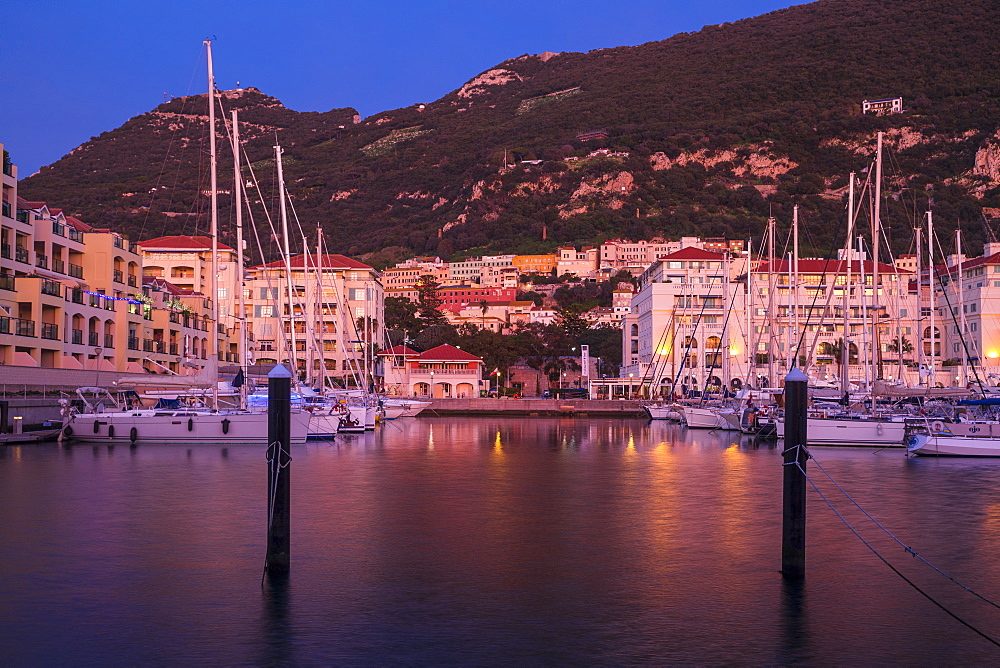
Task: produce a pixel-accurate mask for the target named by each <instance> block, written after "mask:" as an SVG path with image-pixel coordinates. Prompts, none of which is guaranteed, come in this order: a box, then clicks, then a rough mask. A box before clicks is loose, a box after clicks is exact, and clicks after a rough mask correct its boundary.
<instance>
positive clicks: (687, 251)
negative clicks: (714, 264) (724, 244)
mask: <svg viewBox="0 0 1000 668" xmlns="http://www.w3.org/2000/svg"><path fill="white" fill-rule="evenodd" d="M724 257H725V256H723V255H722V254H721V253H712V252H711V251H707V250H702V249H700V248H695V247H694V246H686V247H685V248H682V249H680V250H679V251H676V252H674V253H670V254H669V255H664V256H663V257H661V258H660V259H661V260H716V261H720V262H721V261H722V260H723V259H724Z"/></svg>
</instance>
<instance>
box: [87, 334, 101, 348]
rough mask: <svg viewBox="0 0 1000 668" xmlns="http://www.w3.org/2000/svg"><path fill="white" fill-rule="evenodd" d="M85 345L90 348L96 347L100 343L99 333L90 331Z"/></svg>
mask: <svg viewBox="0 0 1000 668" xmlns="http://www.w3.org/2000/svg"><path fill="white" fill-rule="evenodd" d="M87 345H88V346H90V347H91V348H96V347H97V346H99V345H101V335H100V334H98V333H97V332H91V333H90V334H88V335H87Z"/></svg>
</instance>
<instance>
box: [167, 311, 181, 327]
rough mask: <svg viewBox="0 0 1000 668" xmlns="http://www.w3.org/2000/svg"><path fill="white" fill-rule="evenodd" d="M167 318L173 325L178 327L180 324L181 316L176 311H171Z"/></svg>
mask: <svg viewBox="0 0 1000 668" xmlns="http://www.w3.org/2000/svg"><path fill="white" fill-rule="evenodd" d="M167 317H168V319H169V320H170V322H172V323H174V324H175V325H179V324H180V322H181V314H180V313H178V312H177V311H171V312H170V315H169V316H167Z"/></svg>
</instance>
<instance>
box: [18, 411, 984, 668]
mask: <svg viewBox="0 0 1000 668" xmlns="http://www.w3.org/2000/svg"><path fill="white" fill-rule="evenodd" d="M293 455H294V461H293V462H292V468H291V475H292V574H291V578H290V580H289V581H288V584H287V586H284V587H282V586H274V585H272V584H269V585H267V586H265V587H263V588H262V586H261V572H262V565H263V559H264V538H265V514H264V508H265V494H266V486H267V483H266V463H265V461H264V456H263V453H262V452H261V451H260V449H259V448H253V447H241V446H231V447H229V448H221V447H214V446H206V447H202V448H191V449H188V448H186V447H176V448H174V447H164V446H159V447H158V446H140V447H138V448H135V449H130V448H128V447H121V446H119V447H116V448H108V447H106V446H98V447H92V446H90V445H77V446H72V447H59V446H56V445H44V446H31V447H7V448H2V447H0V549H2V550H3V557H2V562H0V563H2V568H3V576H2V578H0V665H5V666H14V665H16V666H22V665H53V664H74V665H131V664H161V665H180V664H279V663H281V664H300V665H315V664H340V665H372V664H382V665H385V664H410V665H414V664H476V665H490V664H492V665H497V664H503V665H567V664H587V665H594V664H603V665H609V664H613V665H620V664H637V663H638V664H663V663H666V662H697V663H713V664H718V663H740V664H745V663H751V664H805V663H810V664H813V663H819V664H845V663H849V662H850V663H860V662H865V663H872V662H898V663H907V664H941V663H949V664H955V663H959V664H961V663H964V664H970V663H985V662H991V663H996V662H998V661H1000V651H998V650H997V648H996V647H995V646H993V645H991V644H990V643H988V642H987V641H985V640H983V639H982V638H980V637H979V636H977V635H976V634H975V633H973V632H972V631H970V630H968V629H966V628H965V627H963V626H961V625H960V624H958V623H957V622H955V621H954V620H953V619H951V618H950V617H948V616H947V615H946V614H945V613H944V612H942V611H941V610H940V609H938V608H936V607H934V605H933V604H931V603H930V602H928V601H927V599H925V598H924V597H922V596H921V595H920V594H919V593H917V592H916V591H914V590H913V589H912V588H910V587H909V586H908V585H907V584H906V583H905V582H904V581H903V580H902V579H901V578H900V577H898V576H897V575H895V574H894V573H892V571H890V570H889V569H888V568H887V567H886V566H885V565H884V564H882V563H881V562H880V561H879V560H878V559H877V557H875V556H874V555H873V554H872V553H871V552H870V551H869V550H868V549H867V548H866V547H865V546H864V545H863V544H862V543H861V542H860V541H859V540H858V539H857V538H855V537H854V536H853V535H852V534H851V533H850V532H849V531H848V530H847V529H846V528H845V526H844V525H843V523H841V521H840V520H839V519H838V518H837V517H836V516H835V515H834V514H833V512H831V511H830V509H829V508H828V507H827V506H826V505H825V504H824V503H823V501H822V500H821V499H820V497H819V496H818V495H817V494H816V493H814V492H810V500H809V527H808V576H807V580H806V583H805V584H804V586H802V587H800V588H799V587H792V586H789V585H787V584H786V583H784V582H783V581H782V578H781V576H780V574H779V573H778V572H777V571H778V568H779V566H780V522H781V461H780V460H781V457H780V452H779V451H778V450H777V449H776V448H775V446H774V444H773V443H771V444H768V443H760V444H757V443H755V442H754V441H753V440H750V439H748V438H746V437H742V438H741V437H740V436H738V435H732V434H714V433H708V432H692V431H686V430H684V429H682V428H679V427H676V426H673V425H668V424H665V423H649V424H647V423H646V422H643V421H638V420H635V421H629V420H626V421H622V420H586V419H579V418H578V419H575V420H574V419H563V420H560V419H543V418H531V419H500V418H481V419H468V418H453V419H445V418H419V419H410V420H397V421H395V422H392V423H388V424H386V425H385V426H384V427H382V428H381V429H380V430H379V431H377V432H376V433H374V434H365V435H363V436H362V435H358V436H353V437H352V436H343V437H338V438H337V439H335V440H333V441H331V442H323V443H310V444H308V445H306V446H302V447H299V448H295V449H294V451H293ZM815 455H816V458H817V460H818V461H819V462H820V463H821V464H823V466H824V467H825V468H826V469H827V470H828V471H829V472H830V473H831V474H832V475H833V477H834V478H836V480H837V481H838V482H840V483H841V484H842V485H843V486H844V487H845V488H847V489H848V490H849V491H850V492H851V494H852V495H854V496H855V497H856V498H857V500H858V501H859V502H860V503H861V504H862V505H863V506H864V507H865V508H866V509H867V510H869V511H870V512H871V513H872V514H873V515H874V516H876V517H877V518H878V519H879V520H880V521H882V522H883V523H884V524H885V525H886V526H887V527H889V528H890V529H891V530H892V531H893V532H894V533H895V534H896V535H897V536H899V537H900V538H901V539H902V540H904V541H905V542H907V543H909V544H910V545H912V546H913V547H914V548H915V549H916V550H917V551H918V552H920V553H921V554H922V555H923V556H925V557H926V558H928V559H929V560H930V561H932V562H933V563H935V564H936V565H938V566H939V567H941V568H942V569H943V570H945V571H947V572H948V573H949V574H951V575H952V576H954V577H956V578H958V579H959V580H961V581H963V582H964V583H965V584H968V585H969V586H971V587H973V588H974V589H976V590H977V591H979V592H980V593H982V594H984V595H986V596H987V597H989V598H991V599H993V600H998V599H1000V461H975V460H959V459H953V460H928V459H913V460H908V459H906V458H904V456H903V454H902V453H901V452H900V451H898V450H895V451H881V452H875V451H872V450H868V449H830V448H826V449H816V450H815ZM810 470H811V472H812V473H814V474H816V475H817V476H819V475H820V472H819V471H818V469H817V468H816V467H815V465H811V469H810ZM816 480H817V483H818V484H820V486H821V488H822V490H823V491H824V493H826V494H828V495H829V496H830V498H831V500H832V501H833V502H834V504H835V505H836V506H837V507H838V509H840V510H841V511H842V512H844V514H845V516H846V517H847V519H848V520H849V521H850V522H851V523H852V524H853V525H855V526H857V527H858V528H859V530H861V532H862V534H863V535H864V537H865V538H866V539H868V540H871V541H872V544H873V545H874V546H875V547H876V549H877V550H878V551H879V552H880V553H881V554H883V555H884V556H885V557H886V558H887V559H889V560H890V561H891V562H892V563H893V564H894V565H895V566H897V568H899V569H900V570H901V571H902V572H903V573H905V574H906V575H907V577H910V578H911V579H912V580H913V581H914V582H915V583H917V584H918V585H919V586H920V587H921V588H924V589H925V590H926V591H927V592H928V593H929V594H930V595H931V596H933V597H934V598H935V599H936V600H938V601H940V602H941V603H942V604H944V605H945V606H947V607H948V608H949V609H950V610H952V611H953V612H955V613H956V614H958V615H959V616H961V617H962V618H964V619H966V620H967V621H969V622H970V623H972V624H974V625H975V626H977V627H978V628H980V629H981V630H983V631H984V632H986V633H988V634H989V635H991V636H993V637H995V638H996V637H1000V610H997V609H996V608H994V607H990V606H988V605H986V604H984V603H982V602H981V601H979V600H977V599H975V598H974V597H972V596H970V595H969V594H967V593H965V592H963V591H962V590H961V589H959V588H958V587H957V586H955V585H954V584H952V583H950V582H948V581H947V580H944V579H943V578H941V577H940V576H938V575H936V574H934V573H933V572H932V571H930V570H929V569H928V568H926V567H925V566H922V565H921V564H920V563H919V562H918V561H917V560H915V559H913V558H912V557H910V556H909V555H907V554H906V553H905V552H904V551H903V550H902V549H901V548H900V547H899V546H898V545H896V544H894V543H891V542H889V541H888V540H887V539H885V537H884V535H882V536H880V535H879V532H877V531H873V530H872V529H871V528H870V526H871V525H870V524H868V525H865V524H863V522H862V520H863V517H862V516H861V515H860V513H859V512H857V510H854V511H853V512H852V511H851V509H850V507H849V504H848V503H847V502H846V500H845V499H844V498H843V497H842V496H841V497H839V498H838V497H836V496H835V495H836V494H837V491H836V489H835V488H834V487H833V485H832V484H831V483H829V481H828V480H825V479H821V478H819V477H817V478H816Z"/></svg>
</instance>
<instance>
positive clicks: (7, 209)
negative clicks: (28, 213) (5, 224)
mask: <svg viewBox="0 0 1000 668" xmlns="http://www.w3.org/2000/svg"><path fill="white" fill-rule="evenodd" d="M0 212H2V213H3V215H4V216H6V217H7V218H10V213H11V211H10V202H4V203H3V205H2V207H0Z"/></svg>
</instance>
